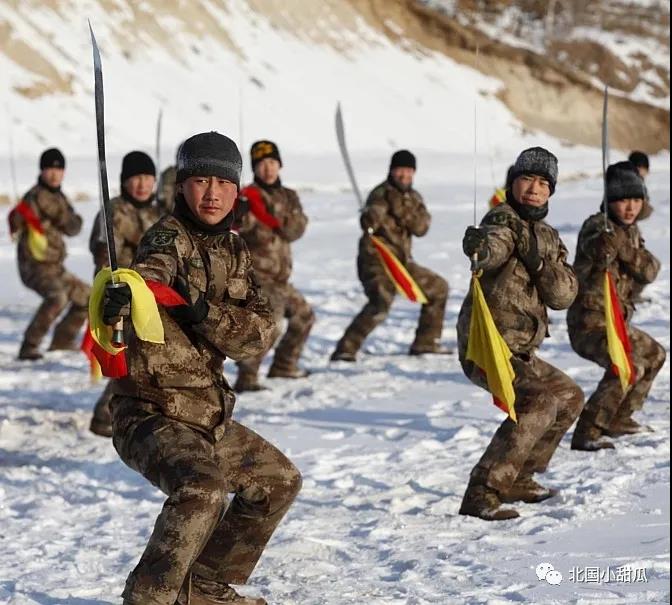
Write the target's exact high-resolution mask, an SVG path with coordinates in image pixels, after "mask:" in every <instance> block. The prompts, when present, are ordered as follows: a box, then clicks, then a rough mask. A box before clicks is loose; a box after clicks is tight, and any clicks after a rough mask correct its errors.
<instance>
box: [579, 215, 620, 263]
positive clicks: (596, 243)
mask: <svg viewBox="0 0 672 605" xmlns="http://www.w3.org/2000/svg"><path fill="white" fill-rule="evenodd" d="M615 239H616V238H615V235H614V234H613V232H612V231H607V230H606V229H605V225H604V220H601V218H600V219H598V220H595V221H592V222H591V221H589V222H588V223H586V224H585V225H584V227H583V229H582V230H581V233H580V234H579V241H578V244H577V245H578V246H579V248H580V249H581V251H582V252H583V254H585V256H586V257H588V258H589V259H591V260H592V261H593V262H594V263H595V264H596V266H597V267H598V268H600V269H606V268H607V267H608V266H609V264H610V263H611V261H613V260H614V258H615V256H616V243H615Z"/></svg>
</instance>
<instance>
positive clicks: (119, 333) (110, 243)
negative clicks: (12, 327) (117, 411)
mask: <svg viewBox="0 0 672 605" xmlns="http://www.w3.org/2000/svg"><path fill="white" fill-rule="evenodd" d="M89 31H90V32H91V45H92V47H93V77H94V98H95V104H96V135H97V138H98V171H99V181H100V190H99V193H100V212H101V220H102V222H103V224H104V227H105V229H104V231H105V240H106V244H107V257H108V259H109V261H110V269H111V271H112V287H116V288H120V287H123V285H124V284H122V283H120V282H115V280H114V272H115V271H116V270H117V269H118V265H117V251H116V250H115V248H114V228H113V226H112V213H111V210H110V190H109V187H108V184H107V164H106V162H105V106H104V96H103V67H102V65H101V62H100V51H99V50H98V44H97V43H96V37H95V36H94V35H93V28H92V27H91V21H89ZM112 344H113V345H114V346H117V347H121V346H123V344H124V320H123V318H121V319H120V320H119V321H118V322H117V323H116V324H115V325H114V326H112Z"/></svg>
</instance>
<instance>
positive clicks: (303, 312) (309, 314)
mask: <svg viewBox="0 0 672 605" xmlns="http://www.w3.org/2000/svg"><path fill="white" fill-rule="evenodd" d="M297 315H298V317H299V318H300V319H301V323H302V324H303V325H305V326H312V325H313V324H314V323H315V312H314V311H313V308H312V307H311V306H310V305H309V304H308V303H306V304H305V305H302V306H301V308H300V309H299V312H298V313H297Z"/></svg>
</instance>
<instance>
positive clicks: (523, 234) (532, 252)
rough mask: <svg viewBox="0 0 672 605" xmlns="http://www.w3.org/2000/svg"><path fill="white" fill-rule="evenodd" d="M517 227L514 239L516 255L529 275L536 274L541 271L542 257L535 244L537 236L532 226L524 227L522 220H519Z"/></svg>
mask: <svg viewBox="0 0 672 605" xmlns="http://www.w3.org/2000/svg"><path fill="white" fill-rule="evenodd" d="M518 225H519V228H518V232H517V234H516V235H517V239H516V249H517V250H518V257H519V258H520V260H521V261H522V263H523V265H525V268H526V269H527V272H528V273H529V274H530V275H536V274H537V273H539V271H541V269H542V267H543V264H544V259H543V258H541V255H540V254H539V245H538V244H537V236H536V234H535V232H534V229H533V228H532V227H529V228H528V229H525V228H524V223H523V221H519V223H518Z"/></svg>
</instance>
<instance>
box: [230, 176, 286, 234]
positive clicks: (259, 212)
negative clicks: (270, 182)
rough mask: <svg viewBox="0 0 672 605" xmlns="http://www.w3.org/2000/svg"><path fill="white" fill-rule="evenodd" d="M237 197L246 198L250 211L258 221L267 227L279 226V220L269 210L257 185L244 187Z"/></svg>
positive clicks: (274, 227) (277, 227)
mask: <svg viewBox="0 0 672 605" xmlns="http://www.w3.org/2000/svg"><path fill="white" fill-rule="evenodd" d="M239 197H241V198H245V199H246V200H247V203H248V204H249V207H250V212H251V213H252V214H253V215H254V218H256V219H257V220H258V221H259V222H260V223H263V224H264V225H266V226H267V227H268V228H269V229H279V228H280V221H279V220H278V219H277V218H276V217H275V216H273V214H271V212H270V211H269V209H268V206H266V202H265V201H264V198H263V196H262V195H261V191H259V188H258V187H255V186H254V185H249V186H247V187H244V188H243V189H241V190H240V195H239Z"/></svg>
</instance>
